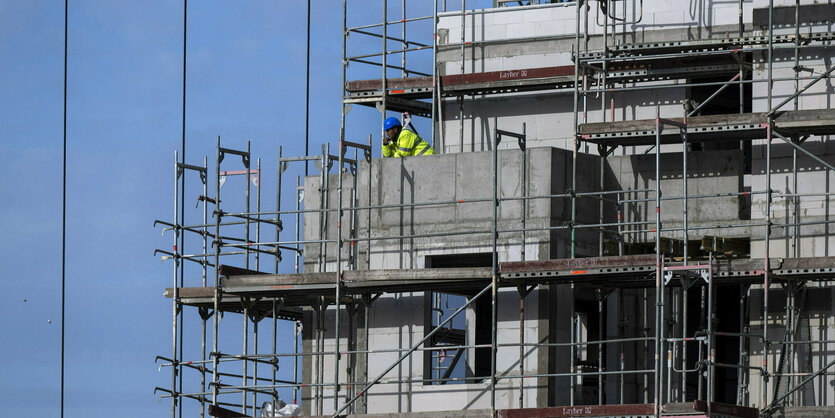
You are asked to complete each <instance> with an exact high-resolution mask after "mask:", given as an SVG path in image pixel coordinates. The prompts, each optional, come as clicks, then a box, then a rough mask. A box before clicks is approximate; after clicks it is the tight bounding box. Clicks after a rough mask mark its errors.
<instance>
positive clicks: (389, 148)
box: [383, 136, 397, 157]
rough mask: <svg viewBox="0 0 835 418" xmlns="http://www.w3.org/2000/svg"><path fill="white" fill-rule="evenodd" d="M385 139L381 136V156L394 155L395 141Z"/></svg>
mask: <svg viewBox="0 0 835 418" xmlns="http://www.w3.org/2000/svg"><path fill="white" fill-rule="evenodd" d="M387 139H388V138H386V137H385V136H383V157H394V154H395V151H396V150H397V145H396V144H395V142H396V141H386V140H387ZM387 142H388V143H387Z"/></svg>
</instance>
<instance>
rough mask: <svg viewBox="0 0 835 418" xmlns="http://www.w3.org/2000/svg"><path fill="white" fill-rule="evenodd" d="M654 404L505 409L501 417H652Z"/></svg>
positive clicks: (500, 414)
mask: <svg viewBox="0 0 835 418" xmlns="http://www.w3.org/2000/svg"><path fill="white" fill-rule="evenodd" d="M654 409H655V408H654V407H653V405H652V404H624V405H579V406H553V407H548V408H522V409H503V410H499V411H498V416H499V417H500V418H533V417H651V416H654V414H655V410H654Z"/></svg>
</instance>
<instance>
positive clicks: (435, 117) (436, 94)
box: [369, 0, 443, 168]
mask: <svg viewBox="0 0 835 418" xmlns="http://www.w3.org/2000/svg"><path fill="white" fill-rule="evenodd" d="M432 3H433V4H432V148H433V149H434V150H435V152H437V153H443V150H442V149H441V148H442V147H441V146H439V145H438V143H439V142H441V140H438V139H436V137H435V132H436V131H437V130H440V129H441V124H442V123H443V121H442V120H441V118H440V116H439V115H440V111H439V110H440V104H441V103H440V100H441V89H440V86H441V78H440V75H439V74H438V0H433V2H432ZM405 4H406V3H405V1H404V2H403V7H404V10H405V7H406V6H405ZM403 19H406V16H403ZM403 39H406V38H405V37H403ZM403 67H406V65H405V58H404V63H403ZM436 124H437V128H436ZM440 137H441V138H443V135H440ZM369 168H370V167H369Z"/></svg>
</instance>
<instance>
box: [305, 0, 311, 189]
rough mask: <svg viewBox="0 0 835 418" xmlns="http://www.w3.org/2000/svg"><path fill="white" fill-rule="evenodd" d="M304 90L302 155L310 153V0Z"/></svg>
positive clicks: (306, 167) (306, 171) (308, 4)
mask: <svg viewBox="0 0 835 418" xmlns="http://www.w3.org/2000/svg"><path fill="white" fill-rule="evenodd" d="M305 68H306V75H305V78H304V80H305V84H306V86H305V92H304V156H305V157H307V156H308V155H310V148H309V145H310V140H309V138H310V137H309V134H310V0H307V65H306V67H305ZM307 173H308V161H306V160H305V162H304V175H305V177H306V176H307Z"/></svg>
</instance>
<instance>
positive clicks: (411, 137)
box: [383, 118, 435, 157]
mask: <svg viewBox="0 0 835 418" xmlns="http://www.w3.org/2000/svg"><path fill="white" fill-rule="evenodd" d="M383 130H385V131H386V135H385V136H383V157H412V156H415V155H432V154H434V153H435V150H433V149H432V147H431V146H430V145H429V143H428V142H426V141H424V140H423V138H421V137H419V136H418V135H417V134H416V133H414V132H412V131H411V130H409V129H403V125H401V124H400V120H398V119H397V118H387V119H386V120H385V121H384V122H383Z"/></svg>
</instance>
